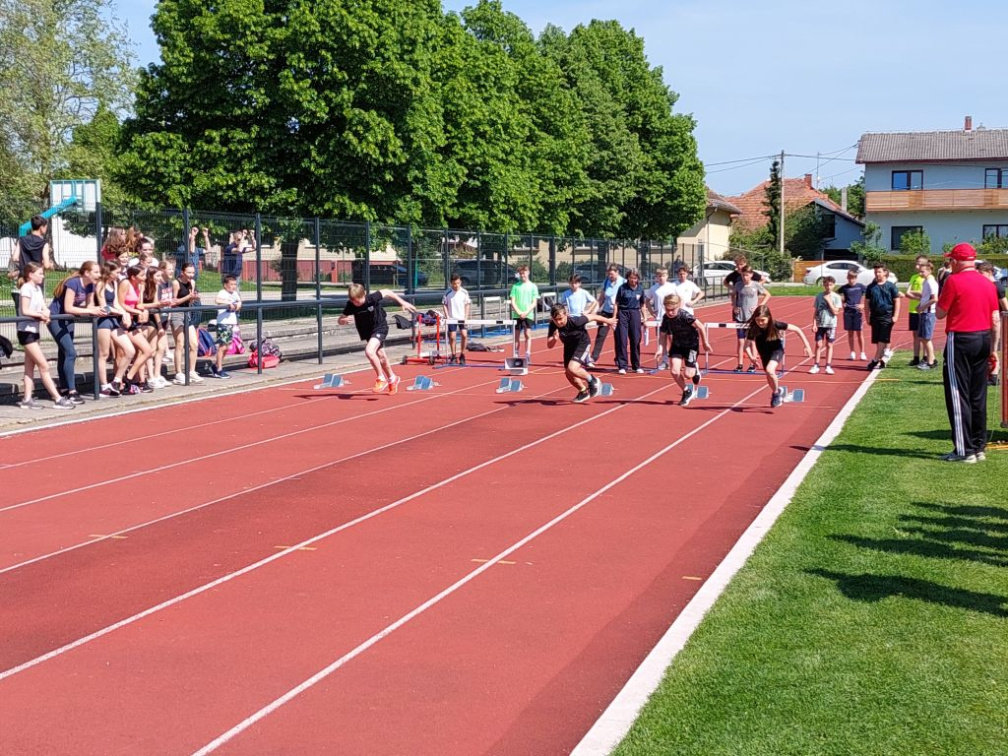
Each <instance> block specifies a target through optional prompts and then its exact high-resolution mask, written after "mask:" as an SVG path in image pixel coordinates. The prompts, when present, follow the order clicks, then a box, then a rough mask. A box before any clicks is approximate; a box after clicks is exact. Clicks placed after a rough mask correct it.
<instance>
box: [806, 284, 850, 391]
mask: <svg viewBox="0 0 1008 756" xmlns="http://www.w3.org/2000/svg"><path fill="white" fill-rule="evenodd" d="M834 284H836V280H835V279H834V278H833V276H825V277H824V278H823V280H822V287H823V290H822V291H821V292H819V293H818V294H816V298H815V309H814V310H813V316H812V318H813V319H812V327H813V329H814V330H815V364H814V365H813V366H812V367H811V369H810V370H809V372H810V373H818V372H819V358H820V357H821V356H822V352H823V347H824V346H825V347H826V375H833V342H834V341H836V326H837V316H838V315H839V314H840V310H841V308H842V307H843V300H842V299H840V295H839V294H836V293H834V292H833V286H834Z"/></svg>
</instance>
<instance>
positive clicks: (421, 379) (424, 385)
mask: <svg viewBox="0 0 1008 756" xmlns="http://www.w3.org/2000/svg"><path fill="white" fill-rule="evenodd" d="M440 385H441V384H440V383H435V382H434V379H433V378H428V377H427V376H426V375H418V376H417V377H416V378H414V379H413V385H412V386H407V387H406V390H407V391H430V390H431V389H432V388H434V387H435V386H440Z"/></svg>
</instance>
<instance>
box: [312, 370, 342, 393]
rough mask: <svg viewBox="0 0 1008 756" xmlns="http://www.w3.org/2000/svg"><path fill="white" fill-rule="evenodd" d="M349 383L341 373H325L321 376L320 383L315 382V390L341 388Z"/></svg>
mask: <svg viewBox="0 0 1008 756" xmlns="http://www.w3.org/2000/svg"><path fill="white" fill-rule="evenodd" d="M349 385H350V381H348V380H346V379H345V378H344V377H343V376H342V375H336V374H335V373H326V374H325V375H324V376H322V383H319V384H316V386H315V390H316V391H319V390H320V389H331V388H342V387H343V386H349Z"/></svg>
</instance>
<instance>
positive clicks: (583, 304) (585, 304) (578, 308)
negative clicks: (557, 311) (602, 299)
mask: <svg viewBox="0 0 1008 756" xmlns="http://www.w3.org/2000/svg"><path fill="white" fill-rule="evenodd" d="M568 283H570V289H568V290H567V291H566V292H564V297H563V303H564V304H565V305H567V314H568V315H587V314H589V313H592V312H595V310H596V309H598V302H597V301H596V300H595V299H594V298H593V297H592V296H591V294H589V293H588V292H587V291H585V290H584V289H582V288H581V276H571V277H570V280H569V281H568Z"/></svg>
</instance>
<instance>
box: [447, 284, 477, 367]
mask: <svg viewBox="0 0 1008 756" xmlns="http://www.w3.org/2000/svg"><path fill="white" fill-rule="evenodd" d="M450 286H451V288H449V289H448V291H446V292H445V295H444V296H443V297H441V306H442V307H443V308H444V314H445V318H449V319H451V320H469V313H470V312H471V311H472V299H470V298H469V292H468V291H466V290H465V288H464V287H463V286H462V276H460V275H459V274H458V273H452V275H451V281H450ZM456 333H458V335H459V339H460V340H461V344H458V345H457V344H456V343H455V334H456ZM445 338H446V339H447V340H448V347H449V349H450V351H451V355H449V357H448V364H449V365H451V364H452V363H455V362H457V363H458V364H459V365H465V360H466V358H465V351H466V347H467V346H468V344H469V327H468V326H467V325H466V324H465V323H449V324H448V328H447V329H446V330H445ZM456 350H458V351H456Z"/></svg>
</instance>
